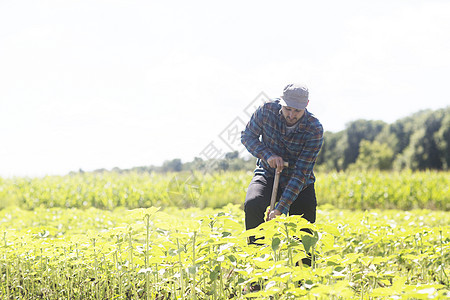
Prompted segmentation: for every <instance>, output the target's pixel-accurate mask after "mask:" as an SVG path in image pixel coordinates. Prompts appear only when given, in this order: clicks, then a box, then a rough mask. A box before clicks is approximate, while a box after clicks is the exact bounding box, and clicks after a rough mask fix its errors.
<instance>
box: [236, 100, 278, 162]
mask: <svg viewBox="0 0 450 300" xmlns="http://www.w3.org/2000/svg"><path fill="white" fill-rule="evenodd" d="M263 124H264V105H262V106H260V107H259V108H258V109H257V110H256V111H255V112H254V113H253V115H252V117H251V118H250V121H249V122H248V124H247V126H246V127H245V130H244V131H242V133H241V142H242V144H243V145H244V146H245V148H247V150H248V152H250V153H251V154H252V155H253V156H255V157H257V158H260V159H262V160H264V161H267V160H268V159H269V158H270V157H271V156H272V155H273V153H272V152H271V151H270V150H269V149H268V148H267V147H266V146H265V145H264V144H263V143H262V142H261V141H260V140H259V137H260V136H261V134H262V132H263Z"/></svg>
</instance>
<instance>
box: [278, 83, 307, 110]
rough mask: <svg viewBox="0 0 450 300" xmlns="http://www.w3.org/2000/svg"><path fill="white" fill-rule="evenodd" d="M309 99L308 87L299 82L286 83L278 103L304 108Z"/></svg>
mask: <svg viewBox="0 0 450 300" xmlns="http://www.w3.org/2000/svg"><path fill="white" fill-rule="evenodd" d="M308 101H309V91H308V88H307V87H306V86H305V85H303V84H299V83H291V84H288V85H287V86H286V87H285V88H284V90H283V96H281V101H280V104H281V105H283V106H289V107H293V108H296V109H305V108H306V106H307V105H308Z"/></svg>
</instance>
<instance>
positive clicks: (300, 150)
mask: <svg viewBox="0 0 450 300" xmlns="http://www.w3.org/2000/svg"><path fill="white" fill-rule="evenodd" d="M286 126H287V125H286V121H285V120H284V117H283V116H282V114H281V104H280V103H279V100H277V99H275V100H274V101H270V102H267V103H265V104H264V105H262V106H260V107H259V108H258V109H257V110H256V111H255V112H254V113H253V115H252V117H251V119H250V122H249V123H248V124H247V126H246V127H245V130H244V131H242V134H241V142H242V144H244V146H245V147H246V148H247V150H248V151H249V152H250V153H251V154H252V155H253V156H255V157H257V158H258V160H257V163H256V164H257V166H256V169H255V174H261V175H264V176H265V177H273V176H274V171H275V170H274V169H272V168H271V167H270V166H269V164H268V163H267V160H268V159H269V157H271V156H272V155H278V156H281V157H282V158H283V160H284V161H287V162H288V163H289V167H288V168H284V169H283V172H282V173H281V176H280V184H281V188H282V190H283V193H282V194H281V198H280V201H279V202H278V204H277V206H276V207H275V208H276V209H278V210H279V211H280V212H281V213H283V214H287V213H288V212H289V207H290V206H291V204H292V202H293V201H294V200H295V199H297V196H298V194H299V193H300V192H301V191H302V190H303V189H304V188H306V187H307V186H308V185H309V184H311V183H313V182H315V177H314V172H313V168H314V164H315V162H316V158H317V155H318V154H319V151H320V148H321V147H322V143H323V128H322V124H320V122H319V120H318V119H317V118H316V117H314V115H313V114H312V113H310V112H308V111H307V110H305V114H304V115H303V116H302V118H301V119H300V121H299V123H298V127H297V128H296V129H295V130H294V132H292V133H290V134H288V132H287V130H286ZM260 136H261V140H260Z"/></svg>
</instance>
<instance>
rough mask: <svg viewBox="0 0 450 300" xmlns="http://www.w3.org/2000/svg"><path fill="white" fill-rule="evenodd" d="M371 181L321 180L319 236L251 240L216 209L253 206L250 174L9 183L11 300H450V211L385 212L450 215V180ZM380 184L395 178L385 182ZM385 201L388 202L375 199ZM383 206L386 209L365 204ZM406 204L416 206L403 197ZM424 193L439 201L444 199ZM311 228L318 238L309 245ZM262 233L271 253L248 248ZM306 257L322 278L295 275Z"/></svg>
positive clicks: (4, 288)
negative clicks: (247, 200)
mask: <svg viewBox="0 0 450 300" xmlns="http://www.w3.org/2000/svg"><path fill="white" fill-rule="evenodd" d="M363 175H364V174H359V175H358V174H347V176H345V174H343V173H335V174H330V175H327V176H329V177H322V178H319V179H318V180H319V181H321V182H322V190H320V191H319V190H318V197H319V203H320V206H319V209H318V216H317V222H316V224H314V225H311V224H307V223H306V222H305V221H304V220H303V219H300V218H298V217H282V218H277V219H276V220H273V221H270V222H266V223H264V224H263V225H262V226H261V228H258V229H256V230H254V231H247V232H245V231H244V230H243V228H244V225H243V217H244V216H243V211H242V208H241V206H240V205H233V204H229V205H227V206H224V207H222V208H220V209H218V208H215V209H214V208H210V207H207V206H212V207H214V206H218V205H219V203H225V202H226V201H228V202H230V203H233V202H235V201H238V200H236V199H239V198H240V199H239V201H242V199H243V196H242V195H243V194H244V195H245V185H246V184H247V183H246V181H247V180H248V179H249V178H248V176H249V175H248V174H246V173H236V174H228V173H225V174H216V175H207V176H204V177H200V175H195V176H191V177H189V176H186V177H181V176H180V175H177V176H178V177H177V176H175V175H174V174H168V175H166V176H156V175H139V174H125V175H118V174H97V175H93V174H82V175H81V174H80V175H74V176H65V177H46V178H36V179H26V178H15V179H3V180H1V179H0V197H1V198H0V199H2V201H3V202H2V204H3V206H4V208H3V209H2V210H1V211H0V232H1V233H2V243H1V245H2V247H1V250H0V268H1V271H0V272H1V289H0V296H1V298H2V299H227V298H234V299H247V298H253V299H256V298H259V299H270V298H272V299H295V298H300V299H447V298H448V297H450V285H449V278H448V276H449V273H450V213H449V212H448V209H447V210H445V209H443V210H430V209H413V210H409V211H405V210H399V209H384V210H382V209H380V208H390V207H395V206H399V207H398V208H403V209H404V208H405V207H401V206H402V205H409V206H410V208H415V207H421V206H422V207H431V208H436V207H441V208H448V205H449V204H448V202H449V199H448V197H449V195H448V194H449V193H448V186H449V176H448V173H431V172H430V173H409V177H407V176H408V173H398V174H397V175H395V174H394V175H391V176H390V177H389V175H388V174H387V173H385V174H383V173H380V174H375V175H373V174H369V173H367V174H365V175H367V176H365V177H363ZM208 176H209V177H208ZM383 176H385V177H389V178H390V180H384V181H383V180H382V179H383ZM396 176H397V177H398V178H400V177H401V176H405V177H404V178H406V179H405V180H408V181H405V182H407V184H406V185H407V186H408V191H405V189H406V188H404V186H405V184H404V185H403V186H399V187H398V188H397V189H395V188H393V187H392V186H390V185H393V184H397V183H398V181H399V180H400V179H396V178H397V177H396ZM380 177H381V179H380V180H376V178H380ZM199 178H200V179H201V180H200V179H199ZM417 178H422V180H423V182H422V183H421V184H422V189H421V188H420V187H419V186H416V185H414V184H413V183H415V182H416V181H418V180H419V179H417ZM430 178H431V179H430ZM149 180H150V181H149ZM208 180H210V181H208ZM327 180H328V181H327ZM339 180H340V181H339ZM432 180H434V184H435V186H433V185H432V184H433V182H432ZM242 182H245V184H244V183H242ZM326 182H330V183H331V184H330V185H326V184H325V183H326ZM352 182H354V183H352ZM379 183H381V186H378V188H377V187H376V186H375V185H376V184H379ZM401 187H403V190H401ZM424 187H425V188H424ZM349 189H351V190H349ZM379 189H382V190H383V193H381V194H380V192H376V191H377V190H379ZM426 189H430V190H426ZM242 190H243V191H244V192H243V194H242ZM333 193H334V194H336V197H334V199H338V200H339V201H337V200H335V201H336V202H335V203H333V204H334V205H331V204H324V203H323V202H327V203H330V199H332V198H328V199H326V200H325V198H326V197H331V195H332V194H333ZM233 194H234V196H233ZM343 194H345V196H343ZM377 194H380V195H381V196H380V197H381V199H384V201H381V200H379V199H378V198H376V199H377V201H373V200H371V199H370V198H368V197H369V195H377ZM386 194H387V196H386ZM405 194H408V195H409V198H406V199H403V197H404V196H403V195H405ZM319 195H320V196H319ZM417 195H427V196H428V197H437V201H436V202H433V201H432V199H430V198H425V197H416V198H415V196H417ZM208 197H210V198H209V201H208ZM374 197H375V196H374ZM395 197H398V199H396V198H395ZM235 198H236V199H235ZM224 199H225V200H224ZM321 199H324V201H321ZM366 199H367V203H366ZM344 200H345V201H344ZM321 202H322V203H321ZM410 202H411V203H412V204H411V203H410ZM408 203H409V204H408ZM433 203H434V204H433ZM436 203H437V204H436ZM173 205H178V206H181V205H183V206H197V207H191V208H184V209H183V208H175V207H174V206H173ZM138 206H143V207H146V208H136V207H138ZM156 206H159V207H161V208H156ZM337 206H347V207H348V208H355V209H352V210H350V209H342V208H337ZM125 207H128V208H134V209H128V208H125ZM370 207H372V208H371V209H370V210H361V209H359V208H370ZM376 207H379V208H376ZM306 228H309V229H311V230H312V232H313V234H308V233H306V232H305V231H304V229H306ZM302 229H303V230H302ZM253 234H256V235H264V236H265V239H264V243H265V245H264V246H260V247H258V246H249V245H247V243H246V238H247V236H249V235H253ZM306 256H309V257H310V258H311V260H312V266H311V267H309V266H306V265H302V264H299V265H298V264H296V262H298V261H301V259H302V258H305V257H306ZM252 283H259V284H260V285H261V286H262V290H261V291H258V292H249V291H248V290H249V287H250V286H251V285H252Z"/></svg>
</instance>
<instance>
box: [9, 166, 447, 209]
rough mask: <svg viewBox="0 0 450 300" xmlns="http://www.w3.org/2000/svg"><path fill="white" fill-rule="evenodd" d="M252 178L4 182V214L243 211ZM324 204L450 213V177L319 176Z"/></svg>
mask: <svg viewBox="0 0 450 300" xmlns="http://www.w3.org/2000/svg"><path fill="white" fill-rule="evenodd" d="M251 177H252V173H251V172H225V173H215V174H206V175H204V174H201V173H169V174H155V173H152V174H148V173H143V174H139V173H126V174H118V173H114V172H111V173H99V174H92V173H85V174H75V175H67V176H47V177H43V178H12V179H1V178H0V208H1V207H7V206H9V205H16V206H19V207H22V208H24V209H34V208H37V207H77V208H88V207H96V208H102V209H113V208H115V207H128V208H139V207H151V206H159V207H168V206H177V207H184V208H186V207H199V208H204V207H211V208H219V207H223V206H225V205H227V204H230V203H231V204H238V205H242V204H243V202H244V199H245V193H246V189H247V186H248V184H249V182H250V180H251ZM316 191H317V199H318V203H319V204H325V203H329V204H332V205H333V206H336V207H341V208H350V209H367V208H389V209H391V208H397V209H414V208H427V209H433V210H446V211H448V210H450V172H431V171H429V172H410V171H403V172H379V171H370V172H340V173H320V174H317V183H316Z"/></svg>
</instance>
